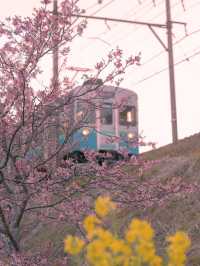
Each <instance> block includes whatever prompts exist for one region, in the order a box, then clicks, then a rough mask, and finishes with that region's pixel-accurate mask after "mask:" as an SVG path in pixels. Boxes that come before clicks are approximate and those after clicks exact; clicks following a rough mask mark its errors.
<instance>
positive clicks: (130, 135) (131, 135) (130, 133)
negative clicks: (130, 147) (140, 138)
mask: <svg viewBox="0 0 200 266" xmlns="http://www.w3.org/2000/svg"><path fill="white" fill-rule="evenodd" d="M134 137H135V134H134V133H132V132H129V133H128V139H130V140H132V139H134Z"/></svg>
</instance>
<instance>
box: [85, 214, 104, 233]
mask: <svg viewBox="0 0 200 266" xmlns="http://www.w3.org/2000/svg"><path fill="white" fill-rule="evenodd" d="M99 224H101V220H99V219H98V218H97V217H96V216H95V215H88V216H87V217H86V218H85V219H84V221H83V227H84V229H85V231H86V232H87V235H88V238H91V237H93V235H94V231H95V229H96V228H97V226H98V225H99Z"/></svg>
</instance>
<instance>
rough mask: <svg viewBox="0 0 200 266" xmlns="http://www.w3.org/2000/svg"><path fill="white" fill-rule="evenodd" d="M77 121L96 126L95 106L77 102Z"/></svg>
mask: <svg viewBox="0 0 200 266" xmlns="http://www.w3.org/2000/svg"><path fill="white" fill-rule="evenodd" d="M76 119H77V120H78V121H81V122H84V123H89V124H94V123H95V120H96V113H95V106H94V105H93V104H92V103H88V102H84V101H81V102H80V101H79V102H77V107H76Z"/></svg>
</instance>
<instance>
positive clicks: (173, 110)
mask: <svg viewBox="0 0 200 266" xmlns="http://www.w3.org/2000/svg"><path fill="white" fill-rule="evenodd" d="M165 5H166V19H167V22H166V23H167V44H168V45H167V47H168V62H169V83H170V99H171V123H172V141H173V143H176V142H177V140H178V130H177V113H176V91H175V75H174V56H173V42H172V21H171V6H170V0H165Z"/></svg>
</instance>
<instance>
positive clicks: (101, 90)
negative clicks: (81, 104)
mask: <svg viewBox="0 0 200 266" xmlns="http://www.w3.org/2000/svg"><path fill="white" fill-rule="evenodd" d="M95 90H97V91H98V95H101V96H102V97H109V96H110V97H114V96H116V95H117V96H118V95H120V94H121V95H132V96H134V97H135V98H137V93H136V92H134V91H132V90H131V89H127V88H122V87H118V86H113V85H104V84H103V85H99V84H98V85H91V84H83V85H82V86H77V87H76V88H74V89H73V90H72V94H74V95H76V96H77V95H80V97H81V96H84V95H87V94H88V93H89V94H90V93H95ZM110 97H109V98H110Z"/></svg>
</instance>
